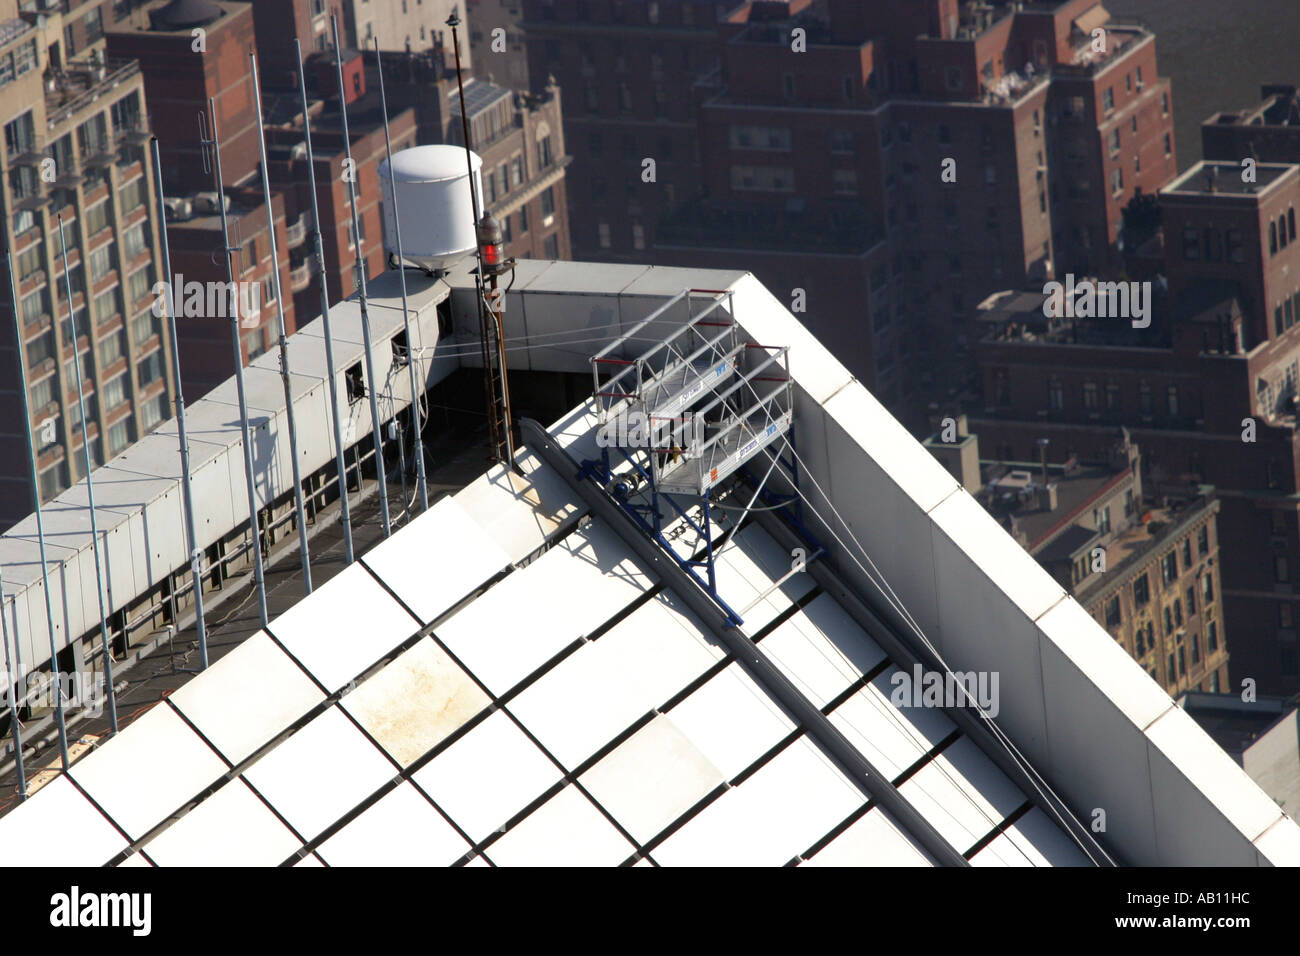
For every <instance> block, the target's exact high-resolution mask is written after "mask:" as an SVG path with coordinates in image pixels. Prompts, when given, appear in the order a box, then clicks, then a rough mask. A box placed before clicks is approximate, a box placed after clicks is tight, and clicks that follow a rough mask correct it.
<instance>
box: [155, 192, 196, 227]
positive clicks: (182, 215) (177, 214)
mask: <svg viewBox="0 0 1300 956" xmlns="http://www.w3.org/2000/svg"><path fill="white" fill-rule="evenodd" d="M163 208H164V209H165V210H166V211H167V221H168V222H184V221H185V220H186V219H191V218H193V216H194V204H193V203H192V202H190V201H189V200H188V199H183V198H182V197H180V196H168V197H166V198H165V199H163Z"/></svg>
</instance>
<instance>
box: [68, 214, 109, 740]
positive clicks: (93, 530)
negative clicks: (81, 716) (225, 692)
mask: <svg viewBox="0 0 1300 956" xmlns="http://www.w3.org/2000/svg"><path fill="white" fill-rule="evenodd" d="M58 222H59V245H60V246H61V247H62V249H63V283H64V288H65V289H66V291H67V294H68V327H69V329H70V330H71V332H72V364H73V366H74V367H75V368H76V370H77V409H78V411H79V412H80V414H81V452H82V461H83V462H84V463H85V466H86V501H87V503H88V504H89V505H90V547H91V550H92V553H93V555H94V558H95V597H96V599H98V601H99V636H100V642H101V643H102V644H103V647H104V680H105V682H106V683H107V684H108V726H109V729H110V730H111V731H112V732H113V733H117V694H116V692H115V691H114V689H113V651H112V648H111V647H109V640H108V618H107V617H106V616H105V614H104V568H103V565H102V562H101V561H100V556H99V521H98V520H97V519H96V518H95V481H94V479H93V478H91V476H90V471H91V465H92V463H91V460H90V431H89V425H90V423H89V422H87V421H86V392H85V387H84V386H83V384H82V381H81V355H80V353H78V352H77V313H76V311H75V310H74V309H73V308H72V272H71V270H70V269H68V243H67V241H66V240H65V239H64V237H63V217H62V216H59V218H58ZM90 348H94V340H93V338H91V340H90ZM87 351H89V350H87ZM68 438H69V441H71V438H72V436H71V435H69V436H68ZM100 449H101V453H102V450H103V446H102V445H101V446H100ZM105 546H106V547H107V542H105Z"/></svg>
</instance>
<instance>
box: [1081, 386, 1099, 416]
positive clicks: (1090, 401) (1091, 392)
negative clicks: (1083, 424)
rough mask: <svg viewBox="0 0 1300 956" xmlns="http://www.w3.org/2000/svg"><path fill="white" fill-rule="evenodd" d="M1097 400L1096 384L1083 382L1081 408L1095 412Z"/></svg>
mask: <svg viewBox="0 0 1300 956" xmlns="http://www.w3.org/2000/svg"><path fill="white" fill-rule="evenodd" d="M1097 398H1098V392H1097V383H1096V382H1084V383H1083V407H1084V408H1085V409H1087V410H1088V411H1090V412H1092V411H1096V410H1097Z"/></svg>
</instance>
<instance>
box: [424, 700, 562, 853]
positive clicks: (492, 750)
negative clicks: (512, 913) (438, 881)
mask: <svg viewBox="0 0 1300 956" xmlns="http://www.w3.org/2000/svg"><path fill="white" fill-rule="evenodd" d="M412 779H414V780H415V782H416V783H417V784H419V785H420V787H421V789H423V790H424V791H425V792H426V793H427V794H429V796H431V797H432V798H433V799H434V801H435V802H436V803H437V804H438V806H440V807H442V809H443V810H444V811H445V812H446V813H447V815H448V816H450V817H451V818H452V819H453V820H455V821H456V825H457V826H459V827H460V828H461V829H462V830H464V831H465V832H466V833H468V834H469V836H470V839H472V840H475V841H476V842H481V841H482V840H483V839H485V838H486V837H487V836H488V835H489V834H491V833H492V831H493V830H496V829H498V828H500V827H501V826H502V825H503V824H505V822H506V821H507V820H509V819H510V818H511V817H512V816H514V815H515V814H516V813H518V812H519V811H520V810H522V809H523V808H524V807H526V806H528V804H529V803H531V802H532V801H533V800H535V799H537V798H538V797H540V796H541V795H542V794H543V793H545V792H546V789H547V788H548V787H550V786H552V785H553V784H554V783H555V782H556V781H558V780H559V779H560V768H559V767H557V766H555V763H554V762H553V761H551V760H550V758H548V757H547V756H546V754H544V753H542V751H540V750H538V749H537V747H536V746H535V745H534V744H533V742H532V741H531V740H529V739H528V737H527V736H526V735H525V734H524V732H523V731H521V730H520V729H519V727H518V726H517V725H516V724H515V722H514V721H513V720H511V719H510V717H509V716H508V715H507V714H506V713H504V712H503V711H497V712H496V713H494V714H492V715H491V716H490V717H488V718H487V719H486V720H484V721H483V722H482V723H481V724H479V725H478V726H476V727H475V728H474V729H473V730H471V731H470V732H469V733H467V734H466V735H465V736H464V737H462V738H461V739H460V740H457V741H456V742H455V743H454V744H452V745H451V746H450V747H448V748H447V749H446V750H445V751H443V752H442V753H440V754H438V756H436V757H434V758H433V760H431V761H429V763H428V764H426V765H425V766H423V767H421V768H420V769H419V770H417V771H416V772H415V774H414V775H413V777H412Z"/></svg>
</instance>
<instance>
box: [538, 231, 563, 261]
mask: <svg viewBox="0 0 1300 956" xmlns="http://www.w3.org/2000/svg"><path fill="white" fill-rule="evenodd" d="M542 245H543V247H544V248H545V252H546V258H548V259H558V258H560V241H559V240H558V239H557V238H556V237H555V236H554V234H552V235H549V236H547V237H546V241H545V242H543V243H542Z"/></svg>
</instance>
